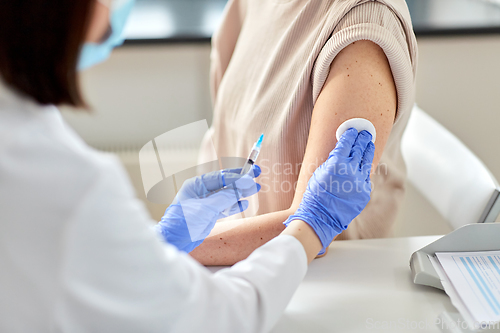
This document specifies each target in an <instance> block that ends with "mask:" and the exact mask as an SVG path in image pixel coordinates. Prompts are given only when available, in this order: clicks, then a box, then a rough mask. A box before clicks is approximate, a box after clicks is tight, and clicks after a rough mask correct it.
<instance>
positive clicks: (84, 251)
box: [0, 0, 374, 332]
mask: <svg viewBox="0 0 500 333" xmlns="http://www.w3.org/2000/svg"><path fill="white" fill-rule="evenodd" d="M131 7H132V2H131V1H129V0H114V1H105V0H99V1H94V0H71V1H70V0H16V1H2V2H0V45H1V47H0V81H1V83H0V84H1V85H0V267H1V269H0V295H1V297H0V313H1V314H2V315H1V316H0V331H1V332H261V331H268V330H269V329H270V328H271V327H272V326H273V325H274V323H275V322H276V321H277V319H278V318H279V316H280V314H281V312H282V311H283V310H284V308H285V306H286V305H287V303H288V301H289V299H290V298H291V296H292V294H293V292H294V291H295V289H296V288H297V286H298V285H299V283H300V281H301V279H302V278H303V277H304V274H305V272H306V269H307V263H308V262H310V261H311V260H312V258H314V257H315V255H316V254H317V253H318V252H319V251H320V250H322V249H324V247H326V246H328V245H329V244H330V242H331V240H332V239H333V237H335V236H336V235H337V234H339V233H340V232H342V231H343V230H344V229H345V228H346V227H347V225H348V224H349V223H350V221H351V220H352V219H353V218H354V217H355V216H357V215H358V214H359V213H360V212H361V210H362V209H363V208H364V207H365V205H366V204H367V202H368V200H369V198H370V178H369V172H370V166H371V165H370V164H371V161H372V159H373V153H374V145H373V144H372V143H371V135H370V134H369V133H368V132H365V131H363V132H361V133H359V134H358V132H357V131H356V130H355V129H350V130H348V131H346V132H345V133H344V135H343V136H342V138H341V139H340V140H339V143H338V144H337V146H336V148H335V149H334V150H333V151H332V153H331V154H330V156H329V158H328V160H327V161H326V162H325V163H324V164H323V165H322V166H321V167H319V168H318V170H316V172H315V173H314V175H313V177H312V178H311V180H310V181H309V185H308V189H307V191H306V193H305V194H304V198H303V201H302V203H301V205H300V208H299V209H298V210H297V211H296V213H295V214H294V215H292V216H290V217H289V218H288V219H287V220H286V221H285V224H286V225H287V228H286V229H285V231H284V232H283V233H282V234H281V235H279V236H278V237H276V238H275V239H273V240H271V241H270V242H268V243H267V244H265V245H264V246H262V247H261V248H258V249H257V250H255V252H254V253H253V254H252V255H251V256H250V257H249V258H248V259H246V260H244V261H241V262H239V263H238V264H236V265H234V266H233V267H231V268H227V269H224V270H221V271H219V272H218V273H216V274H211V273H210V272H209V271H208V270H206V269H205V268H204V267H203V266H200V265H199V264H198V263H197V262H196V261H195V260H193V259H192V258H190V257H189V256H188V255H187V254H186V252H189V251H191V250H192V249H193V248H194V247H196V246H197V245H198V244H199V243H201V242H202V241H203V238H204V237H206V236H207V235H208V233H209V232H210V230H211V228H212V227H213V226H214V223H215V221H216V220H217V219H218V218H220V217H223V216H227V215H230V214H232V213H234V212H236V211H238V209H239V208H238V207H240V206H241V207H243V208H245V206H246V203H245V201H244V200H239V198H241V197H245V196H249V195H252V194H254V193H256V192H257V191H258V189H259V186H258V185H255V183H254V180H253V177H255V176H258V174H259V173H260V170H259V168H258V167H254V168H253V170H252V171H253V172H252V174H249V175H245V176H240V175H239V170H224V171H220V172H215V173H210V174H206V175H203V176H201V177H197V178H193V179H191V180H189V181H187V182H186V183H185V184H184V185H183V187H182V188H181V190H180V191H179V193H178V195H177V197H176V199H175V201H174V203H173V204H172V205H171V206H170V207H169V208H168V209H167V211H166V212H165V216H164V217H163V218H162V220H161V222H160V223H159V224H157V225H156V226H155V228H154V229H152V228H151V227H150V218H149V216H148V214H147V212H146V210H145V208H144V206H143V205H142V204H141V203H140V201H139V200H138V199H137V198H136V197H135V196H134V193H133V191H132V187H131V185H130V183H129V181H128V179H127V177H126V175H125V172H124V171H123V169H122V167H121V166H120V164H119V163H118V161H117V160H116V159H115V158H112V157H110V156H105V155H102V154H101V153H99V152H97V151H95V150H93V149H91V148H90V147H88V146H87V145H85V143H84V142H82V140H81V139H80V138H79V137H78V136H77V135H76V134H75V133H74V132H73V131H72V130H71V129H70V128H68V126H67V125H66V124H65V123H64V122H63V120H62V119H61V116H60V114H59V112H58V110H57V109H56V107H55V106H54V105H59V104H69V105H74V106H81V105H85V104H84V102H83V99H82V97H81V95H80V92H79V89H78V80H77V79H78V77H77V76H78V75H77V68H80V69H83V68H87V67H89V66H91V65H93V64H95V63H97V62H100V61H103V60H105V59H106V58H107V56H108V54H109V52H110V51H111V49H112V47H114V46H116V45H118V44H120V43H121V31H122V29H123V26H124V23H125V19H126V17H127V16H128V13H129V12H130V9H131ZM332 132H334V129H332ZM341 165H342V166H343V168H342V170H344V171H345V170H348V172H347V174H346V172H343V173H341V174H339V173H337V172H336V171H338V169H339V166H341ZM346 182H347V183H349V184H350V185H355V188H354V189H353V190H351V191H348V192H347V191H342V190H341V189H342V188H343V186H342V185H344V184H346Z"/></svg>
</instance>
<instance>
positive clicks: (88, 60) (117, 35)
mask: <svg viewBox="0 0 500 333" xmlns="http://www.w3.org/2000/svg"><path fill="white" fill-rule="evenodd" d="M114 2H115V3H114V6H113V7H112V8H111V9H110V12H111V13H110V25H111V34H110V35H109V37H108V38H107V39H106V40H105V41H103V42H102V43H99V44H96V43H88V42H87V43H85V44H84V45H83V47H82V51H81V53H80V60H79V63H78V70H84V69H87V68H89V67H92V66H94V65H96V64H98V63H101V62H103V61H105V60H106V59H108V58H109V55H110V54H111V51H112V50H113V49H114V48H115V47H117V46H120V45H122V44H123V41H124V39H125V36H123V29H124V28H125V23H127V18H128V17H129V15H130V12H131V11H132V7H134V3H135V0H114ZM117 2H119V3H118V4H116V3H117Z"/></svg>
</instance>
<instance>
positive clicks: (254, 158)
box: [240, 134, 264, 175]
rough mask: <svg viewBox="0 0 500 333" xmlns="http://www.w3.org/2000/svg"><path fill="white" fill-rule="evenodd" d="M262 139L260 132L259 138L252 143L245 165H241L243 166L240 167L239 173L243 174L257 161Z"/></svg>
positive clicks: (262, 135)
mask: <svg viewBox="0 0 500 333" xmlns="http://www.w3.org/2000/svg"><path fill="white" fill-rule="evenodd" d="M263 139H264V134H261V135H260V137H259V140H257V142H255V143H254V144H253V147H252V150H251V151H250V154H249V155H248V159H247V161H246V162H245V165H243V168H242V169H241V173H240V174H241V175H245V174H247V173H248V172H250V170H251V169H252V165H254V164H255V162H256V161H257V157H259V153H260V146H262V140H263Z"/></svg>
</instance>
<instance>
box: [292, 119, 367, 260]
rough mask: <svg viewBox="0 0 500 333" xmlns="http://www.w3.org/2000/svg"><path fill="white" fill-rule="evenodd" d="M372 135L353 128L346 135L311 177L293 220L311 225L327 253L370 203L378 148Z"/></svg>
mask: <svg viewBox="0 0 500 333" xmlns="http://www.w3.org/2000/svg"><path fill="white" fill-rule="evenodd" d="M371 138H372V136H371V134H370V133H369V132H367V131H362V132H361V133H359V135H358V131H357V130H356V129H354V128H351V129H349V130H347V131H346V132H344V134H343V135H342V136H341V137H340V140H339V141H338V142H337V146H336V147H335V149H334V150H333V151H332V152H331V153H330V155H329V156H328V159H327V160H326V162H325V163H323V164H322V165H321V166H320V167H319V168H318V169H317V170H316V171H315V172H314V174H313V175H312V177H311V179H310V180H309V182H308V184H307V189H306V191H305V193H304V196H303V198H302V202H301V203H300V206H299V209H297V211H296V212H295V214H293V215H292V216H290V217H289V218H288V219H287V220H286V221H285V222H284V224H285V225H286V226H288V225H289V224H290V222H292V221H294V220H302V221H304V222H306V223H307V224H309V225H310V226H311V227H312V228H313V229H314V231H315V232H316V234H317V235H318V237H319V239H320V240H321V244H323V249H322V250H321V252H320V253H319V254H322V253H324V252H325V249H326V248H327V247H328V246H329V245H330V243H331V242H332V240H333V238H334V237H335V236H336V235H338V234H340V233H341V232H342V231H344V230H345V229H346V228H347V226H348V225H349V223H351V221H352V220H353V219H354V218H355V217H356V216H358V215H359V213H361V211H362V210H363V209H364V208H365V206H366V204H367V203H368V201H369V200H370V193H371V181H370V169H371V167H372V162H373V156H374V153H375V146H374V145H373V143H372V142H371Z"/></svg>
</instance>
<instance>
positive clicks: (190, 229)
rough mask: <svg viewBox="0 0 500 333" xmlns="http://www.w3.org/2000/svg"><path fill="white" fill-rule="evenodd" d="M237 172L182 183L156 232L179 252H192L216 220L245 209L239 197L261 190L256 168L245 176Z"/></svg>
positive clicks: (227, 171)
mask: <svg viewBox="0 0 500 333" xmlns="http://www.w3.org/2000/svg"><path fill="white" fill-rule="evenodd" d="M240 172H241V168H239V169H225V170H220V171H215V172H210V173H207V174H204V175H202V176H199V177H193V178H191V179H188V180H187V181H185V182H184V184H183V185H182V187H181V189H180V190H179V192H178V193H177V195H176V197H175V199H174V202H173V203H172V205H170V206H169V207H168V208H167V210H166V211H165V215H164V216H163V217H162V219H161V221H160V222H159V223H158V224H157V225H155V226H154V229H155V231H156V232H157V233H158V234H160V235H161V236H162V238H163V239H164V240H165V241H166V242H167V243H170V244H172V245H174V246H175V247H177V248H178V249H179V250H181V251H185V252H191V251H192V250H194V248H196V247H197V246H198V245H200V244H201V243H202V242H203V240H204V239H205V238H206V237H207V236H208V235H209V234H210V231H211V230H212V228H213V227H214V225H215V222H216V221H217V220H218V219H221V218H224V217H228V216H231V215H234V214H237V213H240V212H242V211H244V210H245V209H247V208H248V201H247V200H240V199H241V198H245V197H249V196H251V195H253V194H255V193H257V192H258V191H259V190H260V185H259V184H257V183H256V182H255V180H254V178H256V177H258V176H259V175H260V173H261V170H260V168H259V167H258V166H257V165H253V166H252V169H251V171H250V172H249V173H247V174H245V175H240Z"/></svg>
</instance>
